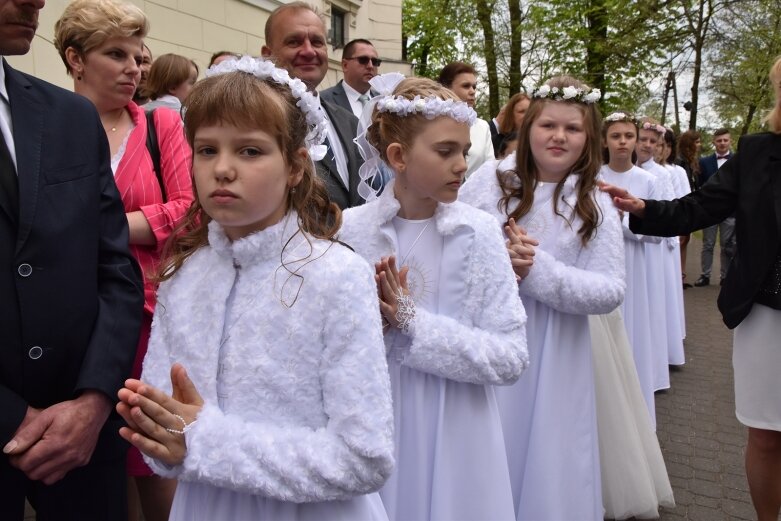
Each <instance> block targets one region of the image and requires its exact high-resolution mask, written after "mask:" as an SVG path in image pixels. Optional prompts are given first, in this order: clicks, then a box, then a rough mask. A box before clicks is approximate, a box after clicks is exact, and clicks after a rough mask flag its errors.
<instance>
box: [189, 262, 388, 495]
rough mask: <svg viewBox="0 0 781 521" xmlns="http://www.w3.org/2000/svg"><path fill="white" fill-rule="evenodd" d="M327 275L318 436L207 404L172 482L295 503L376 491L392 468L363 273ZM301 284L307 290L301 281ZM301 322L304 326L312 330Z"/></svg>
mask: <svg viewBox="0 0 781 521" xmlns="http://www.w3.org/2000/svg"><path fill="white" fill-rule="evenodd" d="M356 260H360V262H361V263H360V264H359V265H358V266H360V269H355V266H356V264H354V263H352V264H351V263H348V264H351V265H350V266H347V269H342V270H341V273H333V271H339V270H338V268H337V270H331V271H332V273H329V276H328V277H322V278H321V279H320V281H321V282H322V283H323V284H325V285H326V288H327V290H326V291H325V293H324V294H327V295H328V298H327V299H324V301H323V302H324V303H327V305H326V306H324V307H323V313H324V314H325V317H324V331H323V334H322V337H321V338H313V339H312V341H313V342H323V344H324V345H323V348H322V360H321V362H320V381H321V382H322V393H323V397H322V399H323V403H324V412H325V414H326V415H327V417H328V422H327V424H326V425H325V426H324V427H321V428H309V427H304V426H290V425H280V424H278V423H275V422H274V418H268V420H267V421H247V420H246V419H244V418H243V417H241V416H239V415H236V414H226V413H224V412H223V411H222V410H220V409H219V408H218V407H217V406H216V405H214V404H206V406H205V407H204V408H203V410H202V411H201V413H200V414H199V416H198V421H197V423H195V424H194V425H193V427H192V429H191V430H189V431H188V432H187V434H186V439H187V456H186V457H185V460H184V464H183V470H182V473H181V476H180V479H182V480H190V481H199V482H205V483H209V484H212V485H214V486H217V487H224V488H229V489H231V490H236V491H240V492H246V493H251V494H261V495H264V496H268V497H272V498H275V499H279V500H282V501H292V502H296V503H301V502H312V501H330V500H345V499H349V498H352V497H354V496H356V495H360V494H366V493H369V492H372V491H376V490H378V489H379V488H380V487H381V486H382V485H383V483H384V482H385V480H386V479H387V478H388V476H389V475H390V473H391V470H392V468H393V439H392V431H393V411H392V406H391V394H390V382H389V376H388V368H387V364H386V360H385V349H384V345H383V341H382V329H381V322H380V316H379V309H378V306H377V293H376V288H375V283H374V279H373V275H372V273H371V269H370V268H369V266H368V265H367V264H366V263H365V262H363V260H362V259H358V257H357V256H356ZM307 282H309V281H307ZM318 319H319V317H310V318H309V320H318Z"/></svg>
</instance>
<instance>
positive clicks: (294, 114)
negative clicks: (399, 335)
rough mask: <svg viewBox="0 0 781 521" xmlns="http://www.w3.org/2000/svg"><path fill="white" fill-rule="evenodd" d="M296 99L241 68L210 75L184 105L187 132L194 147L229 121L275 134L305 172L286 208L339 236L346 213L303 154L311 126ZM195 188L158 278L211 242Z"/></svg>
mask: <svg viewBox="0 0 781 521" xmlns="http://www.w3.org/2000/svg"><path fill="white" fill-rule="evenodd" d="M296 101H297V100H296V99H295V98H294V97H293V93H292V92H290V89H289V88H288V87H287V86H284V85H280V84H278V83H276V82H274V81H272V80H270V79H269V80H262V79H260V78H257V77H256V76H253V75H252V74H247V73H244V72H239V71H237V72H230V73H227V74H218V75H216V76H211V77H209V78H206V79H204V80H201V81H199V82H198V83H196V84H195V86H194V87H193V90H192V91H190V94H189V95H188V96H187V99H186V100H185V102H184V104H183V113H184V130H185V136H186V137H187V141H188V142H189V143H190V146H191V147H193V142H194V141H195V134H196V132H197V131H198V129H199V128H201V127H203V126H209V125H216V124H224V125H230V126H235V127H237V128H241V129H260V130H263V131H264V132H266V133H268V134H269V135H270V136H272V137H274V138H275V139H276V141H277V145H278V146H279V148H280V150H281V151H282V156H283V157H284V160H285V164H286V165H289V166H291V167H292V169H293V170H299V169H300V170H301V171H303V176H302V179H301V182H299V183H298V184H297V185H296V187H295V190H290V191H289V192H288V196H287V208H288V209H290V208H292V209H294V210H296V212H297V213H298V225H299V229H300V230H302V231H304V232H306V233H308V234H310V235H312V236H314V237H318V238H320V239H327V240H335V236H336V232H337V231H338V230H339V228H340V226H341V224H342V221H341V211H340V210H339V207H338V206H337V205H336V204H335V203H332V202H331V201H330V199H329V198H328V192H327V190H326V188H325V185H324V184H323V181H321V180H320V178H319V177H318V176H317V174H316V173H315V166H314V164H313V163H312V161H311V160H310V158H309V156H308V155H307V156H306V157H305V158H302V156H301V155H300V154H299V153H298V151H299V150H300V149H301V148H306V143H305V139H306V135H307V132H308V131H309V125H308V123H307V121H306V114H304V112H303V111H302V110H301V109H299V108H298V107H297V106H296ZM193 192H194V195H195V198H194V200H193V203H192V205H191V206H190V209H189V210H188V211H187V214H186V216H185V218H184V221H183V223H182V224H181V225H180V227H179V228H178V229H177V230H176V232H175V233H173V234H172V235H171V239H169V243H168V244H167V245H166V248H165V250H164V255H163V258H164V261H163V263H162V264H161V268H160V275H159V280H166V279H168V278H170V277H172V276H173V274H174V273H176V271H177V270H178V269H179V268H181V266H182V264H184V261H185V260H186V259H187V258H188V257H189V256H190V255H192V254H193V253H195V251H197V250H198V249H199V248H201V247H203V246H206V244H207V243H208V228H207V226H208V224H209V222H210V221H211V220H212V219H211V217H209V215H208V214H207V213H206V212H204V211H203V207H202V206H201V204H200V202H199V200H198V190H197V187H196V185H195V183H193ZM180 232H181V233H180Z"/></svg>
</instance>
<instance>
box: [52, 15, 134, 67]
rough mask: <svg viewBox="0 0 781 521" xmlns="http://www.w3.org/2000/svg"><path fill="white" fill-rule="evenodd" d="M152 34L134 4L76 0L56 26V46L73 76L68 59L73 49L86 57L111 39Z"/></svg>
mask: <svg viewBox="0 0 781 521" xmlns="http://www.w3.org/2000/svg"><path fill="white" fill-rule="evenodd" d="M148 32H149V21H148V20H147V17H146V15H145V14H144V12H143V11H142V10H141V9H139V8H138V7H136V6H135V5H133V4H130V3H126V2H118V1H114V0H75V1H74V2H71V3H70V4H68V6H67V7H66V8H65V11H63V13H62V16H60V19H59V20H57V23H55V24H54V46H55V47H56V48H57V52H59V53H60V58H62V61H63V63H64V64H65V69H66V70H67V72H68V74H71V68H70V65H69V64H68V59H67V58H66V56H65V51H66V50H67V49H68V48H69V47H73V48H74V49H75V50H76V52H78V53H79V55H81V56H85V55H86V54H87V53H89V52H90V51H91V50H93V49H95V48H97V47H100V46H101V45H103V44H104V43H105V42H106V40H109V39H111V38H118V37H119V38H122V37H125V38H127V37H130V36H138V37H139V38H143V37H145V36H146V34H147V33H148Z"/></svg>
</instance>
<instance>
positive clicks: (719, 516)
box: [686, 505, 727, 521]
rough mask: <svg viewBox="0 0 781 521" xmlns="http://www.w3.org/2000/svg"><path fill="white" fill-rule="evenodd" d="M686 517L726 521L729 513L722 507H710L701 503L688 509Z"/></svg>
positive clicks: (704, 520) (707, 520) (699, 520)
mask: <svg viewBox="0 0 781 521" xmlns="http://www.w3.org/2000/svg"><path fill="white" fill-rule="evenodd" d="M686 515H687V517H686V519H689V520H691V521H721V520H724V521H726V519H727V514H725V513H724V512H722V511H721V509H720V508H708V507H703V506H700V505H692V506H690V507H689V509H688V510H687V511H686Z"/></svg>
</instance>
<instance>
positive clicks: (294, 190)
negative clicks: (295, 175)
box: [290, 186, 296, 194]
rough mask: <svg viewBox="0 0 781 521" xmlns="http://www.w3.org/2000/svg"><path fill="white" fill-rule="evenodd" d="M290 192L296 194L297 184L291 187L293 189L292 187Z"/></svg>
mask: <svg viewBox="0 0 781 521" xmlns="http://www.w3.org/2000/svg"><path fill="white" fill-rule="evenodd" d="M290 193H291V194H294V193H296V187H295V186H294V187H293V188H291V189H290Z"/></svg>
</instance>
